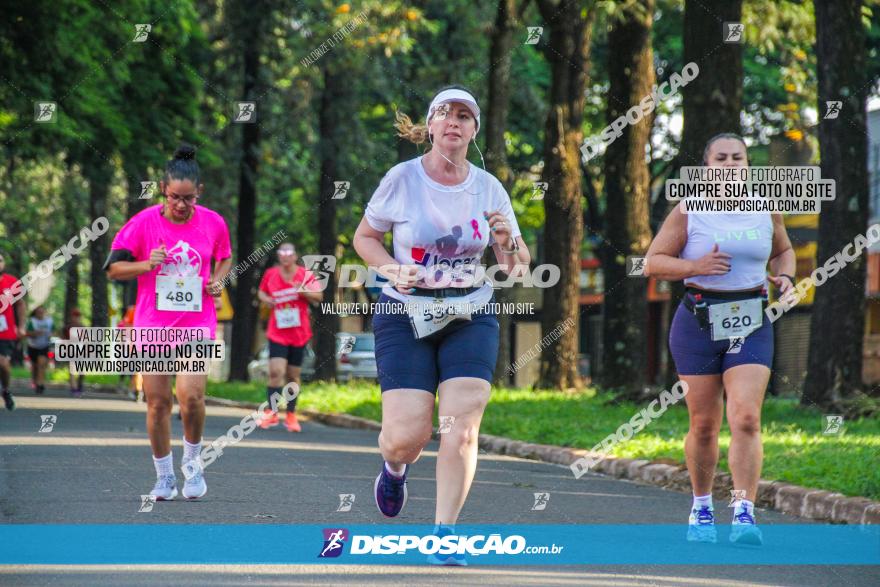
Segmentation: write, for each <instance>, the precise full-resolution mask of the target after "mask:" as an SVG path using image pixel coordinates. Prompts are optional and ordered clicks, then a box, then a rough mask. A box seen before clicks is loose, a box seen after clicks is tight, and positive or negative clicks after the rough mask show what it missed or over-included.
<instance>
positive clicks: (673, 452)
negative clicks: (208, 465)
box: [209, 383, 880, 499]
mask: <svg viewBox="0 0 880 587" xmlns="http://www.w3.org/2000/svg"><path fill="white" fill-rule="evenodd" d="M211 388H212V389H211V390H210V391H209V393H210V394H211V395H217V396H221V397H227V398H230V399H239V400H247V401H255V402H261V401H263V400H265V393H266V392H265V387H264V386H263V385H261V384H257V383H247V384H244V385H242V384H230V383H221V384H212V385H211ZM379 397H380V396H379V387H378V385H374V384H371V383H354V384H351V385H331V384H312V385H306V386H305V387H304V389H303V393H302V396H301V397H300V406H302V407H304V408H311V409H314V410H319V411H322V412H337V413H347V414H352V415H355V416H361V417H363V418H369V419H371V420H376V421H379V420H380V419H381V413H382V412H381V402H380V399H379ZM604 402H605V398H604V397H598V398H597V397H596V392H595V390H586V391H584V392H582V393H578V394H562V393H556V392H549V391H543V392H533V391H528V390H519V389H495V390H493V392H492V399H491V401H490V402H489V406H488V408H486V414H485V417H484V418H483V425H482V427H481V431H482V432H485V433H487V434H495V435H498V436H504V437H507V438H513V439H516V440H523V441H527V442H536V443H541V444H555V445H559V446H571V447H577V448H592V447H593V446H595V445H596V444H597V443H598V442H600V441H601V440H602V439H603V438H605V437H606V436H607V435H608V434H610V433H612V432H614V431H615V430H616V429H617V427H618V426H619V425H620V424H622V423H624V422H627V421H628V420H629V419H630V418H631V417H632V415H633V414H634V413H635V412H637V411H638V409H640V408H641V407H643V406H636V405H635V404H619V405H604ZM687 422H688V419H687V410H686V409H685V408H684V404H683V403H682V405H680V406H673V407H672V408H670V409H669V411H667V412H666V413H665V414H664V415H663V416H662V417H660V418H658V419H656V420H654V421H652V422H651V424H649V425H648V426H646V427H645V428H644V429H643V430H642V431H641V432H639V433H638V434H636V435H635V436H634V437H633V438H632V439H631V440H629V441H628V442H624V443H619V444H617V445H616V446H615V447H614V449H613V450H612V451H611V454H612V455H614V456H620V457H628V458H643V459H670V460H672V461H675V462H678V463H684V435H685V433H686V432H687ZM823 427H824V418H823V415H822V413H821V412H819V411H816V410H814V409H805V408H802V407H800V406H799V405H798V404H797V402H796V401H795V400H790V399H776V398H769V399H768V400H767V401H766V402H765V403H764V411H763V439H764V469H763V473H762V477H763V478H764V479H775V480H780V481H787V482H789V483H794V484H796V485H803V486H805V487H815V488H820V489H826V490H829V491H839V492H840V493H843V494H845V495H853V496H864V497H869V498H872V499H880V466H878V464H880V419H876V418H873V419H863V420H854V421H847V422H845V424H844V431H843V433H842V434H841V435H839V436H825V435H823V434H822V430H823ZM719 442H720V445H721V454H722V459H721V467H723V468H725V469H726V468H727V459H726V458H725V456H726V454H727V448H728V446H729V444H730V433H729V432H728V430H727V428H726V426H725V427H724V428H723V429H722V432H721V437H720V441H719Z"/></svg>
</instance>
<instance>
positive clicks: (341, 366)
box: [336, 332, 379, 381]
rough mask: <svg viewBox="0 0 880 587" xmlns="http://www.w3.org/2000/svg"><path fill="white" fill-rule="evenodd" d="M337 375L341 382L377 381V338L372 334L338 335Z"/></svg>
mask: <svg viewBox="0 0 880 587" xmlns="http://www.w3.org/2000/svg"><path fill="white" fill-rule="evenodd" d="M336 375H337V377H338V378H339V380H340V381H348V380H350V379H377V378H378V377H379V374H378V371H377V370H376V337H375V336H374V335H373V333H372V332H358V333H349V332H340V333H338V334H337V335H336Z"/></svg>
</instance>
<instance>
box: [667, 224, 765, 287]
mask: <svg viewBox="0 0 880 587" xmlns="http://www.w3.org/2000/svg"><path fill="white" fill-rule="evenodd" d="M686 216H687V243H685V246H684V248H683V249H682V250H681V253H680V254H679V257H680V258H682V259H688V260H694V259H699V258H700V257H702V256H703V255H705V254H706V253H708V252H709V251H711V250H712V247H713V245H715V243H718V250H719V251H721V252H724V253H728V254H730V255H731V259H730V272H729V273H727V274H726V275H695V276H694V277H688V278H687V279H685V280H684V284H685V285H692V286H694V287H699V288H702V289H714V290H718V291H736V290H744V289H754V288H756V287H763V286H764V285H765V284H766V281H767V261H768V259H769V258H770V251H771V249H772V247H773V221H772V219H771V218H770V214H687V215H686Z"/></svg>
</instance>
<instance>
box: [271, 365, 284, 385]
mask: <svg viewBox="0 0 880 587" xmlns="http://www.w3.org/2000/svg"><path fill="white" fill-rule="evenodd" d="M282 385H284V371H283V370H281V369H279V370H277V371H272V370H271V369H270V370H269V387H281V386H282Z"/></svg>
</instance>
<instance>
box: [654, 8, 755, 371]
mask: <svg viewBox="0 0 880 587" xmlns="http://www.w3.org/2000/svg"><path fill="white" fill-rule="evenodd" d="M724 22H742V0H685V4H684V31H683V35H682V36H683V43H684V62H685V63H686V64H687V63H691V62H694V63H696V64H697V65H698V66H699V68H700V73H699V75H697V77H696V79H693V80H691V81H690V82H689V83H688V84H687V85H686V86H684V88H682V90H681V93H682V109H683V114H684V125H683V128H682V136H681V148H680V149H679V152H678V155H677V157H676V160H677V163H678V165H679V166H694V165H702V164H703V148H704V147H705V145H706V141H708V140H709V139H710V138H712V137H713V136H715V135H717V134H718V133H722V132H735V133H739V132H741V128H742V125H741V124H740V112H741V111H742V85H743V62H742V45H740V44H737V43H724V24H723V23H724ZM672 174H673V175H672V177H675V176H677V174H678V168H677V169H675V170H673V172H672ZM672 205H673V204H672V203H670V205H669V210H671V209H672ZM670 286H671V287H670V300H671V303H672V305H673V308H675V307H676V306H677V305H678V303H679V300H680V299H681V297H682V296H683V295H684V283H683V282H681V281H673V282H672V283H671V284H670ZM673 316H675V312H674V311H672V312H669V322H668V323H667V332H668V327H669V326H670V325H671V324H672V318H673ZM667 364H668V367H669V368H668V369H667V373H666V385H667V386H669V385H672V384H673V383H674V382H675V381H676V379H677V374H676V373H675V364H674V362H673V361H669V362H668V363H667Z"/></svg>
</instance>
